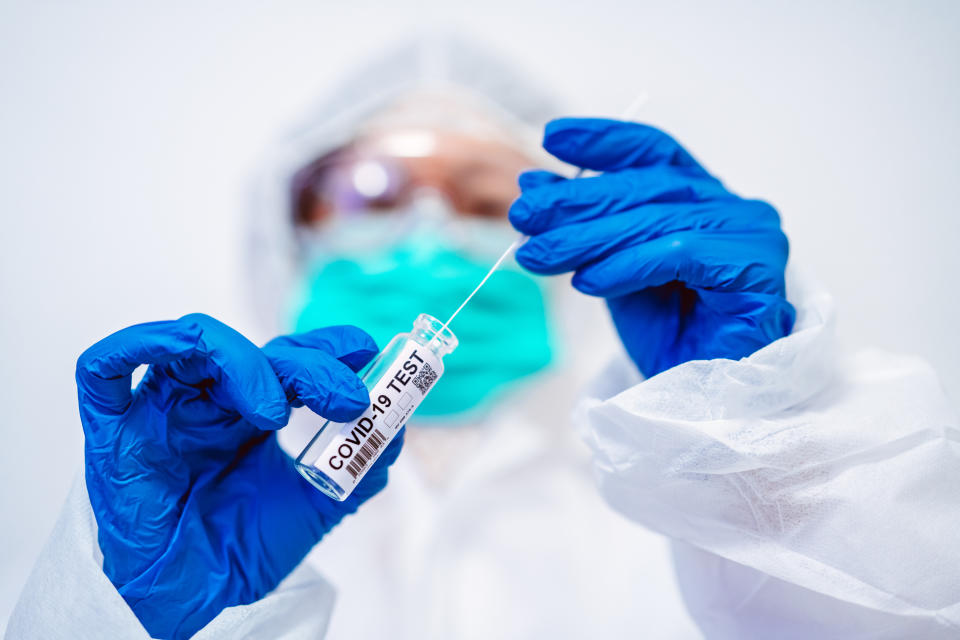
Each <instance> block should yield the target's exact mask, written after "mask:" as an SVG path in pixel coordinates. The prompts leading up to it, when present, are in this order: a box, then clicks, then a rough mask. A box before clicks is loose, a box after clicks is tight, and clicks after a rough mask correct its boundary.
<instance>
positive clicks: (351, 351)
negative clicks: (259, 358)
mask: <svg viewBox="0 0 960 640" xmlns="http://www.w3.org/2000/svg"><path fill="white" fill-rule="evenodd" d="M284 346H291V347H305V348H308V349H318V350H320V351H322V352H324V353H326V354H329V355H331V356H333V357H334V358H336V359H337V360H339V361H340V362H342V363H344V364H345V365H347V366H348V367H350V368H351V369H352V370H354V371H359V370H360V369H362V368H363V367H365V366H366V364H367V363H368V362H370V360H371V359H372V358H373V356H375V355H377V352H378V351H379V349H377V343H376V342H374V341H373V338H371V337H370V334H368V333H367V332H366V331H364V330H362V329H359V328H358V327H353V326H350V325H337V326H333V327H323V328H322V329H314V330H312V331H306V332H304V333H292V334H290V335H286V336H280V337H278V338H274V339H273V340H271V341H270V342H268V343H267V344H266V346H265V347H264V348H265V349H266V348H268V347H284Z"/></svg>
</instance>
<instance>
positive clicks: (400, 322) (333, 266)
mask: <svg viewBox="0 0 960 640" xmlns="http://www.w3.org/2000/svg"><path fill="white" fill-rule="evenodd" d="M437 235H440V234H434V233H429V232H423V231H420V232H416V231H415V232H412V233H410V234H408V235H407V236H406V237H405V238H404V239H403V240H402V241H400V242H399V243H395V244H393V245H392V246H389V247H387V248H385V249H381V250H373V251H369V252H366V253H364V254H363V255H359V254H358V253H357V252H355V251H349V252H348V251H340V252H339V253H337V252H334V253H330V254H328V255H326V256H324V257H322V258H319V259H317V260H315V262H314V264H313V266H312V268H311V271H310V274H309V278H308V281H307V283H306V287H305V291H304V292H303V297H302V300H301V302H300V303H299V304H297V305H296V308H295V311H294V315H295V326H296V330H297V331H308V330H310V329H315V328H317V327H323V326H329V325H337V324H352V325H356V326H358V327H360V328H361V329H364V330H365V331H367V332H368V333H369V334H370V335H371V336H372V337H373V339H374V340H376V342H377V345H378V346H380V347H381V348H382V347H383V346H385V345H386V343H387V342H388V341H389V340H390V338H392V337H393V336H394V335H396V334H397V333H400V332H402V331H406V330H407V329H408V328H409V325H410V323H411V322H412V321H413V319H414V318H416V317H417V315H418V314H420V313H429V314H430V315H432V316H434V317H437V318H441V319H442V318H447V317H449V315H450V314H451V313H452V312H453V310H454V309H456V307H457V306H458V305H459V304H460V303H461V302H462V301H463V299H464V298H465V297H466V296H467V295H468V294H469V293H470V292H471V291H472V290H473V288H474V287H475V286H476V285H477V283H478V282H480V279H481V278H482V277H483V276H484V274H485V273H486V272H487V270H488V269H489V268H490V264H491V263H492V260H491V261H489V262H488V261H485V260H481V259H479V258H475V257H470V255H469V254H468V252H466V251H464V250H462V249H453V248H451V246H450V245H451V243H449V242H445V241H444V240H443V239H442V235H441V237H440V239H438V238H437ZM504 246H505V245H504ZM544 294H545V291H544V288H543V287H542V286H541V284H540V282H539V281H537V280H536V279H535V278H534V276H531V275H529V274H527V273H526V272H524V271H522V270H520V269H519V268H518V267H505V268H503V270H501V271H498V272H497V273H495V274H494V275H493V276H492V277H491V278H490V280H488V281H487V283H486V284H485V285H484V287H483V288H482V289H480V291H479V292H478V293H477V295H476V296H475V297H474V298H473V300H471V301H470V304H468V305H467V306H466V307H465V308H464V310H463V311H462V312H461V313H460V315H458V316H457V318H456V320H455V321H454V323H453V324H452V326H451V330H452V331H453V332H454V333H455V334H456V336H457V338H458V339H459V341H460V346H459V347H458V348H457V350H456V351H455V352H454V353H452V354H451V355H450V356H449V357H448V358H447V359H446V360H445V361H444V365H445V370H444V376H443V383H442V384H439V385H437V387H436V389H434V390H433V391H432V392H431V393H430V395H429V396H428V397H427V399H426V400H425V401H424V402H423V404H422V405H421V406H420V408H419V409H418V410H417V415H418V416H420V417H424V416H434V417H444V418H455V419H469V418H471V417H475V416H477V415H478V414H482V413H483V412H485V410H486V409H487V408H489V407H490V406H491V404H492V403H494V402H496V401H497V399H498V398H499V397H500V396H501V395H502V394H503V392H504V391H506V390H507V389H508V387H510V386H512V385H511V383H513V382H516V381H518V380H520V379H521V378H525V377H527V376H531V375H532V374H534V373H536V372H538V371H540V370H542V369H544V368H545V367H546V366H547V365H548V364H549V363H550V361H551V359H552V356H553V348H552V336H551V331H550V328H549V326H548V321H547V312H546V304H545V300H544Z"/></svg>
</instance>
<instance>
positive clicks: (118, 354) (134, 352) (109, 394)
mask: <svg viewBox="0 0 960 640" xmlns="http://www.w3.org/2000/svg"><path fill="white" fill-rule="evenodd" d="M199 337H200V330H199V327H196V326H194V325H189V324H184V323H181V322H179V321H177V320H165V321H161V322H147V323H144V324H137V325H133V326H130V327H127V328H125V329H121V330H120V331H117V332H115V333H112V334H111V335H109V336H107V337H106V338H104V339H102V340H100V341H99V342H97V343H96V344H94V345H93V346H91V347H90V348H88V349H87V350H86V351H84V352H83V353H82V354H80V357H79V358H78V359H77V369H76V380H77V390H78V392H79V394H80V396H81V404H82V405H83V404H87V405H88V406H91V407H92V408H94V409H97V410H100V411H102V412H104V413H121V412H123V411H124V410H126V408H127V406H129V404H130V400H131V398H132V396H133V393H132V391H131V388H130V387H131V374H132V373H133V370H134V369H136V368H137V367H138V366H140V365H141V364H164V363H167V362H172V361H174V360H177V359H179V358H184V357H186V356H189V355H191V354H192V353H193V352H194V349H196V346H197V341H198V339H199Z"/></svg>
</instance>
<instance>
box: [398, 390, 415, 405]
mask: <svg viewBox="0 0 960 640" xmlns="http://www.w3.org/2000/svg"><path fill="white" fill-rule="evenodd" d="M411 400H413V396H411V395H410V394H409V393H404V394H403V395H402V396H400V399H399V400H397V404H399V405H400V408H401V409H406V408H407V405H408V404H410V401H411Z"/></svg>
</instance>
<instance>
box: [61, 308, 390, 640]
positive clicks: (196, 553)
mask: <svg viewBox="0 0 960 640" xmlns="http://www.w3.org/2000/svg"><path fill="white" fill-rule="evenodd" d="M376 353H377V347H376V345H375V344H374V343H373V340H372V339H371V338H370V337H369V336H368V335H367V334H366V333H364V332H363V331H360V330H359V329H356V328H354V327H347V326H341V327H328V328H326V329H318V330H316V331H311V332H309V333H304V334H299V335H294V336H287V337H282V338H277V339H276V340H273V341H272V342H270V343H269V344H268V345H267V346H265V347H264V348H263V349H262V350H261V349H258V348H257V347H256V346H255V345H253V344H252V343H251V342H249V341H248V340H247V339H246V338H244V337H243V336H242V335H240V334H239V333H237V332H236V331H234V330H233V329H231V328H230V327H228V326H226V325H224V324H222V323H220V322H218V321H217V320H214V319H213V318H210V317H209V316H205V315H202V314H194V315H189V316H185V317H183V318H181V319H179V320H173V321H167V322H151V323H147V324H140V325H136V326H133V327H129V328H127V329H123V330H122V331H118V332H117V333H115V334H113V335H111V336H109V337H107V338H105V339H103V340H101V341H100V342H98V343H97V344H95V345H93V346H92V347H90V348H89V349H87V350H86V351H85V352H84V353H83V355H81V356H80V359H79V361H78V362H77V387H78V395H79V400H80V417H81V420H82V422H83V429H84V434H85V436H86V479H87V491H88V493H89V495H90V503H91V505H92V507H93V513H94V515H95V516H96V519H97V524H98V525H99V542H100V548H101V549H102V551H103V556H104V562H103V570H104V573H106V575H107V577H109V578H110V580H111V581H112V582H113V584H114V585H115V586H116V587H117V590H118V591H119V592H120V594H121V595H122V596H123V598H124V599H125V600H126V601H127V604H129V605H130V608H131V609H133V611H134V613H136V615H137V617H138V618H139V619H140V621H141V622H142V623H143V625H144V627H145V628H146V630H147V631H148V632H149V633H150V635H151V636H153V637H157V638H187V637H189V636H191V635H192V634H193V633H195V632H196V631H197V630H199V629H200V628H202V627H203V626H204V625H206V624H207V623H208V622H209V621H210V620H211V619H213V618H214V617H215V616H216V615H217V614H218V613H219V612H220V611H221V610H222V609H223V608H225V607H229V606H232V605H239V604H247V603H250V602H254V601H255V600H258V599H259V598H261V597H263V596H264V595H265V594H266V593H267V592H269V591H270V590H272V589H273V588H274V587H276V586H277V584H278V583H279V582H280V581H281V580H282V579H283V578H284V577H285V576H286V575H287V574H288V573H290V571H292V570H293V569H294V567H296V566H297V564H298V563H299V562H300V561H301V560H302V559H303V557H304V556H305V555H306V554H307V552H308V551H310V549H311V547H313V545H314V544H315V543H316V542H317V541H318V540H319V539H320V538H321V537H322V536H323V535H324V534H325V533H326V532H327V531H329V530H330V529H331V528H332V527H333V526H334V525H336V524H337V523H338V522H339V521H340V520H341V519H342V518H343V517H344V516H345V515H347V514H349V513H352V512H353V511H355V510H356V509H357V507H358V506H359V505H360V504H361V503H363V502H364V501H365V500H367V499H368V498H370V497H371V496H372V495H374V494H375V493H377V492H378V491H379V490H381V489H382V488H383V487H384V486H385V485H386V482H387V467H388V466H389V465H390V464H391V463H392V462H393V461H394V460H395V459H396V457H397V454H399V452H400V446H401V441H402V439H401V438H398V439H397V440H396V441H395V442H393V443H391V444H390V446H389V448H388V449H387V450H386V451H385V452H384V454H383V456H382V457H381V458H380V460H378V461H377V464H376V465H374V466H373V468H372V469H371V470H370V472H369V473H368V474H367V475H366V477H365V478H364V479H363V481H362V482H361V483H360V485H359V486H358V487H357V489H356V490H355V491H354V492H353V493H352V494H351V495H350V497H349V498H348V499H347V500H346V501H344V502H336V501H334V500H331V499H330V498H328V497H326V496H325V495H323V494H322V493H320V492H319V491H317V490H316V489H314V488H313V487H312V486H311V485H310V484H309V483H308V482H307V481H306V480H304V479H303V478H302V477H301V476H300V475H299V474H298V473H297V471H296V470H295V469H294V466H293V461H292V460H291V459H290V457H289V456H287V455H286V454H285V453H284V452H283V451H282V450H281V449H280V447H279V445H278V444H277V438H276V435H275V433H274V431H275V430H276V429H279V428H280V427H282V426H284V425H285V424H286V423H287V419H288V418H289V415H290V407H291V406H302V405H304V404H305V405H306V406H308V407H309V408H310V409H312V410H313V411H315V412H316V413H318V414H320V415H322V416H324V417H326V418H330V419H333V420H337V421H346V420H350V419H352V418H355V417H357V416H358V415H360V414H361V413H362V412H363V411H364V409H365V408H366V407H367V406H368V404H369V396H368V393H367V390H366V389H365V388H364V386H363V383H362V382H361V381H360V379H359V378H358V377H357V375H356V374H355V373H354V372H355V371H357V370H359V369H360V368H361V367H362V366H363V365H365V364H366V363H367V361H368V360H370V359H371V358H372V357H373V356H374V355H375V354H376ZM140 364H149V365H150V368H149V369H148V370H147V372H146V375H145V376H144V378H143V380H142V381H141V383H140V384H139V385H138V386H137V388H136V390H135V391H133V392H131V388H130V383H131V377H130V374H131V372H132V371H133V370H134V368H135V367H137V366H138V365H140ZM319 424H320V421H319V420H318V426H319Z"/></svg>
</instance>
